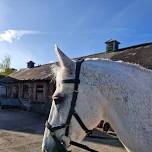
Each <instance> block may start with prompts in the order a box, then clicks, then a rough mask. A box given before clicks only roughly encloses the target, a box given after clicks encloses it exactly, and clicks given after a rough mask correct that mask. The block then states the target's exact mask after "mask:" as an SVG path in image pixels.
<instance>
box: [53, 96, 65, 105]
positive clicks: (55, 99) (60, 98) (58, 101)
mask: <svg viewBox="0 0 152 152" xmlns="http://www.w3.org/2000/svg"><path fill="white" fill-rule="evenodd" d="M53 100H54V103H55V104H56V105H58V104H61V103H62V102H63V100H64V97H61V96H55V97H53Z"/></svg>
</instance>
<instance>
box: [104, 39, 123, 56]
mask: <svg viewBox="0 0 152 152" xmlns="http://www.w3.org/2000/svg"><path fill="white" fill-rule="evenodd" d="M105 43H106V52H108V53H109V52H116V51H118V49H119V44H120V42H119V41H117V40H113V39H110V40H108V41H106V42H105Z"/></svg>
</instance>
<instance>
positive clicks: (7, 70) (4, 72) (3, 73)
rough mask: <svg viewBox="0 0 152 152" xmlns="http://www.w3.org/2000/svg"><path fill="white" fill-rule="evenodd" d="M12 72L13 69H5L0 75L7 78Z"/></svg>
mask: <svg viewBox="0 0 152 152" xmlns="http://www.w3.org/2000/svg"><path fill="white" fill-rule="evenodd" d="M13 72H14V70H13V69H9V68H8V69H5V70H4V71H3V72H1V73H0V75H4V76H8V75H10V74H11V73H13Z"/></svg>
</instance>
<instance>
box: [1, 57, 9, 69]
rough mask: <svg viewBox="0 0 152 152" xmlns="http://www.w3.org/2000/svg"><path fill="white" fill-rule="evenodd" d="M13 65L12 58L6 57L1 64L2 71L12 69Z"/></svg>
mask: <svg viewBox="0 0 152 152" xmlns="http://www.w3.org/2000/svg"><path fill="white" fill-rule="evenodd" d="M10 65H11V58H10V56H9V55H7V56H5V57H4V59H3V60H2V63H0V69H1V70H3V71H5V70H6V69H10Z"/></svg>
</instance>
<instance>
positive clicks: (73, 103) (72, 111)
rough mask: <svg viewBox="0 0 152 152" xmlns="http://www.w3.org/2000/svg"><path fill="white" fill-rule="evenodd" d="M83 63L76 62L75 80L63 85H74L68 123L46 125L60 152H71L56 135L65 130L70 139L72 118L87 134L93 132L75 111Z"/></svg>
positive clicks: (67, 81) (75, 144)
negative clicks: (56, 132)
mask: <svg viewBox="0 0 152 152" xmlns="http://www.w3.org/2000/svg"><path fill="white" fill-rule="evenodd" d="M83 61H84V60H83V59H82V60H78V61H77V62H76V70H75V78H74V79H66V80H63V83H74V91H73V95H72V101H71V108H70V111H69V114H68V117H67V120H66V122H65V123H64V124H61V125H59V126H56V127H52V126H51V125H50V124H49V122H48V121H47V122H46V125H45V126H46V127H47V129H49V131H50V133H51V136H52V138H53V139H54V141H55V143H56V145H57V147H58V149H59V151H62V152H69V151H68V150H67V149H66V145H65V143H64V141H60V140H59V139H58V138H57V136H56V135H55V131H57V130H59V129H63V128H65V136H66V137H69V127H70V122H71V119H72V116H74V117H75V119H76V120H77V122H78V123H79V125H80V126H81V128H82V129H83V130H84V131H85V133H86V134H90V133H91V132H92V131H91V130H89V129H88V128H87V127H86V126H85V124H84V123H83V121H82V120H81V118H80V117H79V115H78V114H77V112H76V111H75V107H76V101H77V96H78V93H79V91H78V88H79V84H80V79H79V75H80V70H81V64H82V62H83ZM69 144H70V145H73V146H77V147H79V148H82V149H85V150H88V151H90V152H98V151H96V150H93V149H91V148H89V147H88V146H86V145H83V144H80V143H77V142H75V141H72V140H70V143H69Z"/></svg>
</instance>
